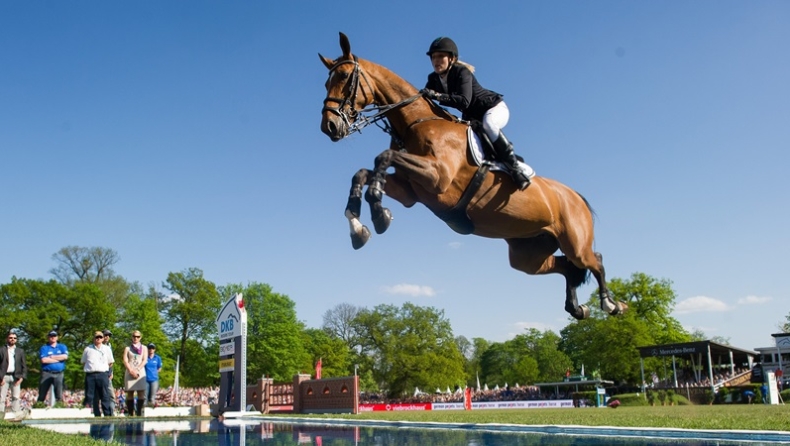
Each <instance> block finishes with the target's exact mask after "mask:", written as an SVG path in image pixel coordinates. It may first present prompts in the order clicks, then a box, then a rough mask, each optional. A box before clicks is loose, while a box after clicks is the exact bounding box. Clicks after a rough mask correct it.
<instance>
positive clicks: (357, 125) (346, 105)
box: [321, 56, 421, 136]
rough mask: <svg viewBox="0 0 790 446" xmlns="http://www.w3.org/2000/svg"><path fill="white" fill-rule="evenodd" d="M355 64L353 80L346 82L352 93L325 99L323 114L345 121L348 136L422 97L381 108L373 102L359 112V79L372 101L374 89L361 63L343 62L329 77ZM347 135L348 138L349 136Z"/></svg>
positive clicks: (411, 98)
mask: <svg viewBox="0 0 790 446" xmlns="http://www.w3.org/2000/svg"><path fill="white" fill-rule="evenodd" d="M349 63H350V64H354V71H352V72H351V78H350V79H349V80H348V81H347V82H346V85H349V86H350V93H349V95H348V96H347V97H345V98H333V97H331V96H327V97H326V99H324V108H323V109H322V110H321V112H322V113H323V112H326V111H328V112H330V113H334V114H336V115H338V116H339V117H340V119H342V120H343V123H344V124H345V125H346V126H347V127H348V135H351V134H352V133H355V132H360V131H361V130H362V129H363V128H365V127H367V126H369V125H370V124H374V123H376V122H377V121H380V120H382V119H385V118H386V117H385V116H384V115H385V114H386V113H387V112H389V111H390V110H392V109H394V108H397V107H400V106H402V105H406V104H410V103H412V102H414V101H415V100H417V99H418V98H420V97H421V95H420V94H416V95H414V96H410V97H408V98H406V99H404V100H402V101H400V102H398V103H396V104H392V105H386V106H379V105H376V103H375V102H372V103H371V105H370V107H366V108H364V109H362V110H357V109H356V107H355V106H354V104H355V103H356V102H357V90H358V89H359V78H360V77H362V78H363V79H364V80H365V84H367V87H368V88H367V89H368V90H369V91H370V92H371V99H372V98H373V91H374V90H373V87H372V86H371V84H370V80H369V79H368V76H367V75H366V74H365V72H364V71H362V70H361V69H360V67H359V62H358V61H357V57H356V56H354V58H353V59H348V60H343V61H340V62H338V63H336V64H335V65H334V66H333V67H332V68H330V69H329V77H330V78H331V77H332V73H333V72H334V71H335V70H336V69H337V68H338V67H339V66H341V65H345V64H349ZM362 94H364V95H365V98H366V99H367V93H366V92H365V89H364V88H363V89H362ZM328 102H336V103H337V104H338V105H337V107H330V106H329V105H327V103H328ZM366 113H369V114H371V115H370V116H365V114H366ZM377 125H378V124H377ZM385 126H386V127H384V128H382V129H383V130H384V131H385V132H387V133H389V130H388V129H389V125H388V124H385ZM348 135H346V136H348Z"/></svg>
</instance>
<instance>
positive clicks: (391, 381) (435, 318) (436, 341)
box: [355, 303, 465, 397]
mask: <svg viewBox="0 0 790 446" xmlns="http://www.w3.org/2000/svg"><path fill="white" fill-rule="evenodd" d="M355 327H356V328H355V329H356V332H357V333H358V334H359V336H360V345H361V351H362V352H364V354H366V355H369V357H370V358H371V359H372V361H371V362H368V363H367V364H365V365H366V367H371V370H373V376H374V377H375V379H376V380H377V381H378V382H379V383H381V387H382V388H383V389H386V390H387V392H388V394H389V395H390V396H391V397H400V396H402V395H405V394H408V393H411V392H412V391H413V389H414V388H415V387H420V388H423V389H430V388H435V387H440V388H444V387H454V386H456V385H458V384H461V383H463V382H464V380H465V375H464V370H463V366H464V359H463V356H461V353H460V352H459V351H458V347H457V345H456V343H455V339H454V337H453V332H452V328H451V326H450V322H449V321H448V320H447V319H446V318H445V317H444V312H443V311H440V310H436V309H435V308H432V307H420V306H417V305H414V304H412V303H405V304H403V306H402V307H400V308H398V307H395V306H392V305H379V306H377V307H375V308H374V309H373V310H372V311H371V310H367V309H366V310H362V311H360V312H359V314H358V315H357V318H356V319H355Z"/></svg>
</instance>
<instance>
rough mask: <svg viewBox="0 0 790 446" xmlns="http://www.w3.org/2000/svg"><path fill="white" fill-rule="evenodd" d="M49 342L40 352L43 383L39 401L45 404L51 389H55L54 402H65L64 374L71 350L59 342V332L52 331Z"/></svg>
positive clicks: (39, 389)
mask: <svg viewBox="0 0 790 446" xmlns="http://www.w3.org/2000/svg"><path fill="white" fill-rule="evenodd" d="M47 338H48V342H47V343H46V344H44V345H42V346H41V348H40V349H39V350H38V356H39V358H40V359H41V381H40V382H39V386H38V401H40V402H42V403H43V402H44V399H46V397H47V393H48V392H49V388H50V387H52V388H53V395H52V399H51V400H50V401H52V402H53V403H54V402H55V401H58V402H60V403H62V402H63V372H64V371H65V370H66V360H67V359H69V349H68V348H67V347H66V345H65V344H61V343H59V342H58V332H57V331H55V330H52V331H50V332H49V334H48V335H47Z"/></svg>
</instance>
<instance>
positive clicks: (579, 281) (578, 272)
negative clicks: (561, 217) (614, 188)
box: [565, 191, 596, 288]
mask: <svg viewBox="0 0 790 446" xmlns="http://www.w3.org/2000/svg"><path fill="white" fill-rule="evenodd" d="M574 192H576V195H578V196H579V198H581V199H582V201H583V202H584V204H585V205H586V206H587V209H588V210H589V211H590V216H591V217H592V223H593V224H595V216H596V214H595V209H593V207H592V206H591V205H590V202H589V201H587V199H586V198H584V195H582V194H580V193H579V192H577V191H574ZM565 279H566V280H567V281H568V285H570V286H571V287H572V288H578V287H580V286H581V285H583V284H585V283H587V281H588V280H589V279H590V270H588V269H586V268H584V269H583V268H579V267H578V266H576V265H574V264H573V263H572V262H570V261H569V262H568V271H567V273H566V274H565Z"/></svg>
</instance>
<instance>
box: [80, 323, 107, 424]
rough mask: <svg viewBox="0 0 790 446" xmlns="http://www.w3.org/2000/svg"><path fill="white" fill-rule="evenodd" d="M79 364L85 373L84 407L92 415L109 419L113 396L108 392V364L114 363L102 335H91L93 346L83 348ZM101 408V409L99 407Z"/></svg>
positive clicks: (99, 332)
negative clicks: (90, 411)
mask: <svg viewBox="0 0 790 446" xmlns="http://www.w3.org/2000/svg"><path fill="white" fill-rule="evenodd" d="M80 362H81V363H82V364H83V366H84V369H83V370H84V371H85V406H86V407H92V408H93V415H94V416H96V417H100V416H101V415H102V412H103V413H104V416H105V417H111V416H112V414H113V412H112V405H111V404H110V401H111V400H112V398H113V395H111V394H110V392H108V388H109V386H110V385H109V383H108V380H109V377H108V375H107V372H108V371H109V370H110V364H112V363H114V362H115V359H114V358H113V356H112V350H111V349H110V347H109V346H107V345H105V344H104V333H102V332H101V331H96V332H94V333H93V344H91V345H89V346H87V347H85V350H84V351H83V352H82V359H81V360H80ZM100 406H101V407H100Z"/></svg>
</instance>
